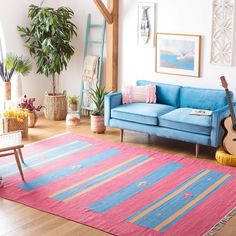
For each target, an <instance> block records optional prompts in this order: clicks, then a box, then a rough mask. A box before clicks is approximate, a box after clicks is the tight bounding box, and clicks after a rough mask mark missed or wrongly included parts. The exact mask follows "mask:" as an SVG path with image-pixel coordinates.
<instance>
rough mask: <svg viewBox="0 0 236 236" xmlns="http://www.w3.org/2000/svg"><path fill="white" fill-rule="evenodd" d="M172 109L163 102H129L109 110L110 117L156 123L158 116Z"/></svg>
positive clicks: (172, 108) (150, 123)
mask: <svg viewBox="0 0 236 236" xmlns="http://www.w3.org/2000/svg"><path fill="white" fill-rule="evenodd" d="M174 109H175V108H174V107H172V106H168V105H163V104H150V103H131V104H124V105H120V106H118V107H116V108H113V109H112V110H111V118H116V119H120V120H127V121H132V122H136V123H142V124H148V125H158V124H159V120H158V117H159V116H161V115H164V114H165V113H167V112H170V111H173V110H174Z"/></svg>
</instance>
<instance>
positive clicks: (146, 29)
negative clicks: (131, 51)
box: [138, 2, 155, 47]
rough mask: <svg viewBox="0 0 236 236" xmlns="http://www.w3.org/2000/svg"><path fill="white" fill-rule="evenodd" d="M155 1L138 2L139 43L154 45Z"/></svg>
mask: <svg viewBox="0 0 236 236" xmlns="http://www.w3.org/2000/svg"><path fill="white" fill-rule="evenodd" d="M154 35H155V3H152V2H146V3H145V2H140V3H138V45H139V46H141V47H154Z"/></svg>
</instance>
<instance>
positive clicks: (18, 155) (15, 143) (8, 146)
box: [0, 131, 25, 181]
mask: <svg viewBox="0 0 236 236" xmlns="http://www.w3.org/2000/svg"><path fill="white" fill-rule="evenodd" d="M23 147H24V145H23V144H22V134H21V131H16V132H9V133H4V134H0V157H5V156H9V155H14V156H15V160H16V164H17V167H18V169H19V172H20V175H21V179H22V180H23V181H25V179H24V175H23V171H22V168H21V162H22V163H24V159H23V155H22V152H21V148H23Z"/></svg>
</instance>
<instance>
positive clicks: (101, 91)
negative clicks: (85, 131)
mask: <svg viewBox="0 0 236 236" xmlns="http://www.w3.org/2000/svg"><path fill="white" fill-rule="evenodd" d="M107 94H108V92H107V91H106V90H105V88H99V86H98V85H97V84H96V87H95V89H91V92H90V96H91V99H92V100H93V103H94V109H93V111H92V114H91V131H93V132H94V133H98V134H101V133H104V132H105V130H106V127H105V125H104V98H105V96H106V95H107Z"/></svg>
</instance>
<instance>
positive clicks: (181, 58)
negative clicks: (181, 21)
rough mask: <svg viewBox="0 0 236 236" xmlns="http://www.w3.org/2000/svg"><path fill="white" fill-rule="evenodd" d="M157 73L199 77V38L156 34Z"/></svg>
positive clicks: (198, 36)
mask: <svg viewBox="0 0 236 236" xmlns="http://www.w3.org/2000/svg"><path fill="white" fill-rule="evenodd" d="M155 39H156V40H155V41H156V43H155V44H156V61H155V68H156V72H157V73H164V74H173V75H184V76H192V77H200V58H201V55H200V54H201V36H200V35H188V34H170V33H156V37H155Z"/></svg>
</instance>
